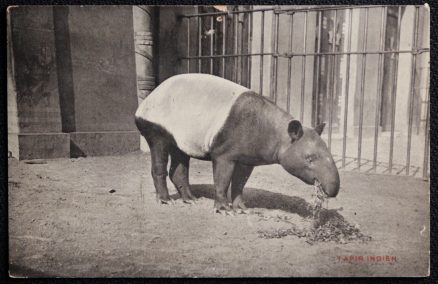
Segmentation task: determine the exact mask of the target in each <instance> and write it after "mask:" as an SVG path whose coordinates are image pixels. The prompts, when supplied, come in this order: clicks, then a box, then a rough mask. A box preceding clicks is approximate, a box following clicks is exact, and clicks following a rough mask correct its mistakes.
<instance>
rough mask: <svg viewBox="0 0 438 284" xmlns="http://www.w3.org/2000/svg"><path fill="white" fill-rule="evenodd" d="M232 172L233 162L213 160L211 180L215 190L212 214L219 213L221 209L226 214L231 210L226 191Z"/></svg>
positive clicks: (219, 159)
mask: <svg viewBox="0 0 438 284" xmlns="http://www.w3.org/2000/svg"><path fill="white" fill-rule="evenodd" d="M233 171H234V162H233V161H229V160H226V159H223V158H222V159H221V158H218V159H213V180H214V186H215V188H216V196H215V201H214V212H220V210H221V209H225V210H226V211H227V212H229V211H230V210H231V208H230V206H229V205H228V201H227V190H228V187H229V186H230V182H231V177H232V176H233Z"/></svg>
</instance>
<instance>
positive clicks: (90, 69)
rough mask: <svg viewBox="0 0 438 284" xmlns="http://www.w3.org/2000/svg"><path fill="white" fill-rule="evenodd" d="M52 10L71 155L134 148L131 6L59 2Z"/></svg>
mask: <svg viewBox="0 0 438 284" xmlns="http://www.w3.org/2000/svg"><path fill="white" fill-rule="evenodd" d="M55 13H56V23H57V37H58V36H59V37H58V39H60V40H59V41H57V42H58V44H59V46H60V48H59V49H60V50H59V54H58V55H59V56H58V62H59V65H60V66H61V67H62V72H60V73H59V75H60V76H59V82H60V86H62V88H63V90H64V91H63V100H62V101H61V105H62V106H61V108H62V109H63V115H66V116H68V117H63V121H65V123H67V124H69V125H65V128H66V131H70V137H71V149H70V150H71V155H72V156H73V157H77V156H96V155H115V154H123V153H127V152H131V151H135V150H138V149H139V144H140V139H139V133H138V131H137V129H136V126H135V123H134V113H135V111H136V108H137V104H138V102H137V87H136V73H135V56H134V41H133V39H134V32H133V25H132V22H133V20H132V7H131V6H68V7H65V6H64V7H57V8H55ZM63 104H64V105H63Z"/></svg>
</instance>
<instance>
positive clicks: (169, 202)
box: [157, 198, 175, 205]
mask: <svg viewBox="0 0 438 284" xmlns="http://www.w3.org/2000/svg"><path fill="white" fill-rule="evenodd" d="M157 202H158V204H159V205H163V204H165V205H175V200H173V199H172V198H169V199H163V198H158V199H157Z"/></svg>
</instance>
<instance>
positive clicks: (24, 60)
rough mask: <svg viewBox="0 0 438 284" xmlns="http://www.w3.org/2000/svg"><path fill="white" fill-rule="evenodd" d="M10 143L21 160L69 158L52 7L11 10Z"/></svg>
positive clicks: (9, 19) (9, 43)
mask: <svg viewBox="0 0 438 284" xmlns="http://www.w3.org/2000/svg"><path fill="white" fill-rule="evenodd" d="M7 50H8V148H9V151H11V152H12V155H13V156H14V157H16V158H18V159H35V158H60V157H69V155H70V149H69V135H68V134H65V133H62V126H61V114H60V107H59V92H58V77H57V64H56V58H55V37H54V26H53V8H52V7H49V6H20V7H12V8H9V9H8V47H7Z"/></svg>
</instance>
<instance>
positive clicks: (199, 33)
mask: <svg viewBox="0 0 438 284" xmlns="http://www.w3.org/2000/svg"><path fill="white" fill-rule="evenodd" d="M197 18H198V56H201V55H202V26H201V24H202V19H201V17H200V16H198V17H197ZM201 64H202V63H201V58H199V59H198V73H201V71H202V68H201Z"/></svg>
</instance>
